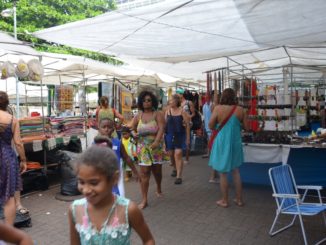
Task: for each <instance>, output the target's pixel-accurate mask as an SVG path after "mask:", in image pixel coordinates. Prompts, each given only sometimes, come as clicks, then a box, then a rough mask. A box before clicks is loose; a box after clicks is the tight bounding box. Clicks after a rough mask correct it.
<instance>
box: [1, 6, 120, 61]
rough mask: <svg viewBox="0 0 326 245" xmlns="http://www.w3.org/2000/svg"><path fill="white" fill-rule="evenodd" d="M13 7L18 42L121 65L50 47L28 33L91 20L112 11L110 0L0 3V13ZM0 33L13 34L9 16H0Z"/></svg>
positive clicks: (105, 58)
mask: <svg viewBox="0 0 326 245" xmlns="http://www.w3.org/2000/svg"><path fill="white" fill-rule="evenodd" d="M14 4H16V7H17V36H18V39H19V40H22V41H26V42H30V43H33V44H34V47H35V49H36V50H39V51H44V52H52V53H62V54H72V55H79V56H84V57H87V58H91V59H95V60H99V61H102V62H107V63H111V64H112V63H113V64H121V62H120V61H117V60H115V59H114V58H112V57H110V56H107V55H103V54H98V53H95V52H88V51H85V50H80V49H74V48H70V47H67V46H63V45H53V44H50V43H47V42H46V41H43V40H40V39H37V38H35V37H33V36H31V35H30V34H29V33H32V32H35V31H37V30H41V29H44V28H49V27H53V26H57V25H62V24H65V23H68V22H73V21H78V20H82V19H86V18H91V17H95V16H97V15H100V14H103V13H105V12H107V11H109V10H113V9H115V8H116V5H115V2H114V1H113V0H18V1H13V0H2V1H0V10H4V9H8V8H12V7H13V6H14ZM0 30H2V31H5V32H10V33H13V17H9V18H3V17H0Z"/></svg>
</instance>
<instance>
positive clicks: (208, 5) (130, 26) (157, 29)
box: [35, 0, 326, 80]
mask: <svg viewBox="0 0 326 245" xmlns="http://www.w3.org/2000/svg"><path fill="white" fill-rule="evenodd" d="M325 10H326V1H324V0H314V1H307V0H296V1H289V0H288V1H284V0H275V1H261V0H219V1H216V0H193V1H187V0H166V1H164V2H161V3H158V4H154V5H150V6H146V7H142V8H138V9H133V10H126V11H112V12H108V13H106V14H103V15H100V16H97V17H95V18H91V19H86V20H82V21H77V22H74V23H70V24H66V25H62V26H58V27H53V28H49V29H46V30H42V31H39V32H36V33H35V36H37V37H39V38H42V39H45V40H48V41H51V42H56V43H60V44H65V45H69V46H72V47H77V48H82V49H86V50H92V51H96V52H102V53H105V54H109V55H117V56H118V57H120V58H121V59H122V60H124V61H126V62H129V63H130V64H133V65H137V66H140V67H144V68H146V69H151V70H154V71H158V72H164V73H166V74H169V75H172V76H176V77H182V78H194V79H204V78H205V76H204V75H203V74H202V72H204V71H208V70H212V69H216V68H219V67H226V66H227V65H228V64H230V63H231V65H233V66H234V69H243V68H244V69H245V70H246V69H247V68H248V70H247V71H245V72H247V73H251V72H252V71H255V72H256V70H253V69H257V70H258V71H259V70H260V69H262V68H265V69H269V68H271V67H280V66H283V65H286V64H295V65H313V66H322V65H326V48H325V47H326V46H325V44H324V41H325V40H326V26H325V23H326V15H325V14H324V13H325ZM226 57H229V58H230V59H231V60H232V61H231V60H228V59H227V58H226ZM237 63H240V64H243V65H245V67H242V66H241V65H239V64H237ZM250 69H251V70H250ZM320 76H321V74H319V77H320ZM262 79H264V78H263V77H262ZM277 79H280V80H281V79H282V73H280V74H279V76H278V78H277Z"/></svg>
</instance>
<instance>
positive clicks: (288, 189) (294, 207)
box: [269, 165, 326, 245]
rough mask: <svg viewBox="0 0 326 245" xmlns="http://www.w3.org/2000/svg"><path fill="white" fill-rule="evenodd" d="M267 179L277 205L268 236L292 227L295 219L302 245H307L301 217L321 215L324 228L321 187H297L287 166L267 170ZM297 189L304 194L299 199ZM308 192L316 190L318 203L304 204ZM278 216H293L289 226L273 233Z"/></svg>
mask: <svg viewBox="0 0 326 245" xmlns="http://www.w3.org/2000/svg"><path fill="white" fill-rule="evenodd" d="M269 178H270V181H271V184H272V188H273V197H275V201H276V204H277V210H276V216H275V219H274V222H273V224H272V227H271V229H270V231H269V235H270V236H274V235H276V234H278V233H280V232H282V231H284V230H286V229H288V228H290V227H291V226H293V224H294V222H295V220H296V218H297V217H299V220H300V226H301V231H302V235H303V239H304V243H305V244H306V245H307V244H308V243H307V237H306V232H305V229H304V225H303V221H302V216H304V215H308V216H313V215H317V214H319V213H322V215H323V219H324V224H325V226H326V218H325V210H326V204H323V202H322V198H321V194H320V190H322V187H321V186H297V185H296V183H295V180H294V176H293V173H292V169H291V167H290V166H289V165H281V166H277V167H273V168H270V169H269ZM298 189H303V190H305V191H304V194H303V196H302V197H301V196H300V194H299V192H298ZM308 190H316V191H317V193H318V198H319V203H306V202H304V199H305V197H306V195H307V193H308ZM280 214H287V215H293V216H294V217H293V219H292V221H291V223H290V224H288V225H286V226H284V227H282V228H280V229H278V230H276V231H274V227H275V224H276V222H277V220H278V218H279V216H280ZM325 241H326V237H325V238H324V239H322V240H320V241H319V242H317V243H316V244H321V243H323V242H325Z"/></svg>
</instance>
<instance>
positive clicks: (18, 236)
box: [0, 223, 34, 245]
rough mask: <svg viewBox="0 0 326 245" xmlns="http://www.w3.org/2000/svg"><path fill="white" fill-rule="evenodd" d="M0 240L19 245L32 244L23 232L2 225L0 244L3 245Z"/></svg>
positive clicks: (0, 224) (0, 225)
mask: <svg viewBox="0 0 326 245" xmlns="http://www.w3.org/2000/svg"><path fill="white" fill-rule="evenodd" d="M1 240H3V241H5V242H10V243H12V244H19V245H33V244H34V243H33V240H32V238H31V237H30V236H29V235H27V234H26V233H25V232H23V231H20V230H18V229H16V228H14V227H13V226H11V225H7V224H4V223H0V244H3V243H2V241H1Z"/></svg>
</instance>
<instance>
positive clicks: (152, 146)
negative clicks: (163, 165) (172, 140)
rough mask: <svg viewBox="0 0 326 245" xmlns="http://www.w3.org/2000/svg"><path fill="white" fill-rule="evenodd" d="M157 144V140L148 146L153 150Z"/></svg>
mask: <svg viewBox="0 0 326 245" xmlns="http://www.w3.org/2000/svg"><path fill="white" fill-rule="evenodd" d="M159 145H160V143H159V142H156V141H154V142H153V144H151V146H150V148H151V149H152V150H154V149H156V148H157V147H158V146H159Z"/></svg>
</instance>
